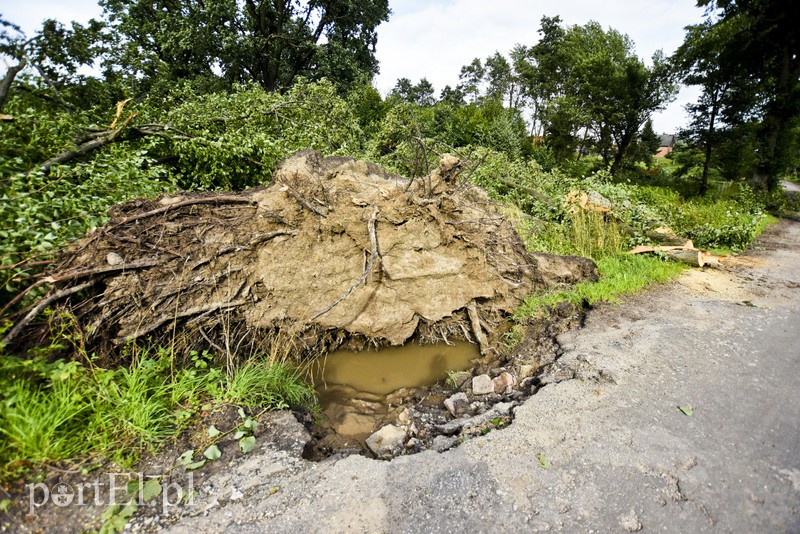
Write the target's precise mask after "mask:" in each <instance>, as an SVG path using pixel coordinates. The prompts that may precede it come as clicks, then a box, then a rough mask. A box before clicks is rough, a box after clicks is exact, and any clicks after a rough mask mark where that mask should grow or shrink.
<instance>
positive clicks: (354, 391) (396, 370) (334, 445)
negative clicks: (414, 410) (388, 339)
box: [311, 341, 480, 450]
mask: <svg viewBox="0 0 800 534" xmlns="http://www.w3.org/2000/svg"><path fill="white" fill-rule="evenodd" d="M479 357H480V351H479V350H478V346H477V345H474V344H472V343H467V342H463V341H457V342H453V343H451V344H449V345H445V344H439V345H417V344H407V345H404V346H402V347H390V348H386V349H382V350H380V351H362V352H352V351H336V352H332V353H331V354H328V355H327V357H324V358H321V359H320V360H319V362H318V363H317V364H316V365H315V366H314V367H313V368H312V371H311V372H312V376H313V378H314V383H315V384H316V389H317V393H318V395H319V401H320V406H321V408H322V421H321V425H320V426H321V427H323V428H325V429H326V430H327V432H326V435H325V436H324V438H323V439H322V442H321V443H318V445H319V446H320V447H322V448H326V449H333V450H343V449H348V448H352V449H359V448H362V447H363V445H364V440H365V439H366V438H367V437H368V436H369V435H370V434H371V433H372V432H374V431H375V430H377V429H378V428H380V427H381V426H383V425H384V424H387V423H390V422H394V421H395V420H396V419H397V417H398V415H399V412H400V410H402V403H403V400H404V399H405V398H407V397H408V396H409V395H410V392H411V391H412V390H414V389H415V388H420V387H424V386H430V385H431V384H434V383H436V382H438V381H442V380H444V379H446V378H447V374H448V371H461V370H465V369H469V368H471V367H472V366H473V365H474V362H475V360H476V359H477V358H479Z"/></svg>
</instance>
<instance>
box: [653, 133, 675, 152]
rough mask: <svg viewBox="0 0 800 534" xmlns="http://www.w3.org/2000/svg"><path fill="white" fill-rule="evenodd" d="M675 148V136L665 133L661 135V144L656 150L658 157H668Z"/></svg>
mask: <svg viewBox="0 0 800 534" xmlns="http://www.w3.org/2000/svg"><path fill="white" fill-rule="evenodd" d="M673 148H675V136H674V135H670V134H663V135H662V136H661V144H660V145H659V146H658V151H657V152H656V157H657V158H666V157H667V155H668V154H669V153H671V152H672V149H673Z"/></svg>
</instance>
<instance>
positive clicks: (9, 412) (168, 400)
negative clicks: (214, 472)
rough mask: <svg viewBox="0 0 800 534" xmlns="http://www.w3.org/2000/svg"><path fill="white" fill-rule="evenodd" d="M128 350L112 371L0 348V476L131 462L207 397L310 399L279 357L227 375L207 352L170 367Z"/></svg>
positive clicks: (165, 352)
mask: <svg viewBox="0 0 800 534" xmlns="http://www.w3.org/2000/svg"><path fill="white" fill-rule="evenodd" d="M66 344H69V342H68V341H67V343H66ZM61 346H63V344H59V345H57V346H56V347H54V348H59V347H61ZM131 350H132V355H131V358H132V361H131V363H130V365H128V366H125V367H120V368H118V369H103V368H99V367H97V366H95V365H94V363H93V360H92V359H91V358H85V360H86V361H85V363H79V362H77V361H65V360H56V361H53V362H49V361H48V360H47V359H46V358H45V357H44V356H39V357H34V358H30V359H20V358H17V357H14V356H10V355H6V354H3V355H2V358H0V403H1V404H2V410H0V434H2V435H3V439H2V440H0V476H2V477H6V476H13V475H15V474H19V472H20V470H21V469H24V468H27V467H30V466H35V465H40V464H44V463H50V462H54V461H59V460H66V459H70V458H80V457H84V456H86V455H90V454H94V455H96V454H99V455H101V456H104V457H110V458H112V459H114V460H115V461H117V462H120V463H122V464H129V463H130V462H132V461H134V460H135V459H136V457H137V454H138V453H139V452H140V451H141V450H144V449H153V448H155V447H157V446H158V445H159V444H160V443H163V442H164V441H166V440H167V439H169V438H172V437H174V436H176V435H177V434H178V433H180V432H181V431H182V430H183V429H184V428H186V427H187V425H188V424H189V423H190V420H191V417H192V415H193V414H195V413H197V412H198V411H199V409H200V407H201V405H202V404H204V403H208V402H212V403H214V402H216V403H221V402H224V403H239V404H245V405H253V406H258V407H261V408H285V407H287V406H289V405H293V406H304V407H306V406H311V405H313V404H314V402H315V397H314V393H313V390H311V389H310V387H309V386H307V385H306V384H305V383H304V382H303V381H302V379H301V377H300V374H299V373H298V372H297V371H295V370H294V369H292V368H290V367H289V366H288V364H285V363H274V364H271V365H270V364H269V363H268V362H267V361H264V360H251V361H247V362H244V363H243V364H242V366H241V367H240V368H239V369H233V370H231V372H230V373H226V372H223V370H222V369H220V368H219V367H216V366H214V365H211V362H213V357H212V356H211V355H209V354H208V353H193V359H192V363H191V365H190V366H188V367H183V368H177V367H176V363H175V359H174V355H173V354H172V353H171V351H170V350H169V349H166V348H161V349H158V350H156V351H154V352H151V351H147V350H143V349H137V348H135V347H132V348H131ZM84 357H85V356H84ZM212 452H213V451H212Z"/></svg>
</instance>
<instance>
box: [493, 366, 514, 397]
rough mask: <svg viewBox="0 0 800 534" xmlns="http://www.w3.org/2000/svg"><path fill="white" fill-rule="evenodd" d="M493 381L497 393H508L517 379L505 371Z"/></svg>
mask: <svg viewBox="0 0 800 534" xmlns="http://www.w3.org/2000/svg"><path fill="white" fill-rule="evenodd" d="M492 382H493V383H494V392H495V393H500V394H502V393H507V392H508V391H509V390H510V389H511V388H512V387H514V384H516V383H517V380H516V379H515V378H514V375H512V374H511V373H509V372H507V371H505V372H502V373H500V375H498V376H497V378H495V379H493V380H492Z"/></svg>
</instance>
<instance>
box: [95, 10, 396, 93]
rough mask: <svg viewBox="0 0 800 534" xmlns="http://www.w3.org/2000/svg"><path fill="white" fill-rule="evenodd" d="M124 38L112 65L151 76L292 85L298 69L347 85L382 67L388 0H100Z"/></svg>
mask: <svg viewBox="0 0 800 534" xmlns="http://www.w3.org/2000/svg"><path fill="white" fill-rule="evenodd" d="M101 5H102V6H103V8H104V9H105V14H106V16H107V17H108V20H109V23H110V30H111V31H110V34H111V35H114V36H115V37H116V39H117V42H116V44H115V46H114V47H113V50H114V54H113V56H111V57H109V58H108V60H107V61H106V68H107V71H114V70H115V69H122V70H124V71H125V72H126V73H127V74H128V75H129V77H132V78H135V79H138V78H140V77H144V79H145V80H155V79H166V80H175V79H179V80H180V79H193V78H209V79H213V78H216V77H217V76H218V75H221V77H222V78H223V79H224V80H226V81H227V82H228V83H246V82H250V81H256V82H257V83H258V84H260V85H261V86H262V87H264V88H265V89H267V90H275V89H285V88H287V87H289V86H291V85H292V84H293V83H294V80H295V79H296V78H297V77H298V76H305V77H309V78H311V79H319V78H322V77H325V76H328V77H330V78H331V79H333V80H336V82H337V84H338V85H339V86H340V87H341V88H346V87H349V86H350V85H352V84H353V83H354V82H356V81H357V80H358V79H359V77H360V76H361V75H363V74H367V75H368V76H371V75H373V74H375V73H376V72H377V60H376V59H375V44H376V42H377V32H376V28H377V27H378V25H379V24H380V23H381V22H383V21H385V20H387V19H388V16H389V7H388V2H387V0H322V1H297V0H244V1H241V2H240V1H237V0H187V1H185V2H174V1H172V0H155V1H145V0H101Z"/></svg>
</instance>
